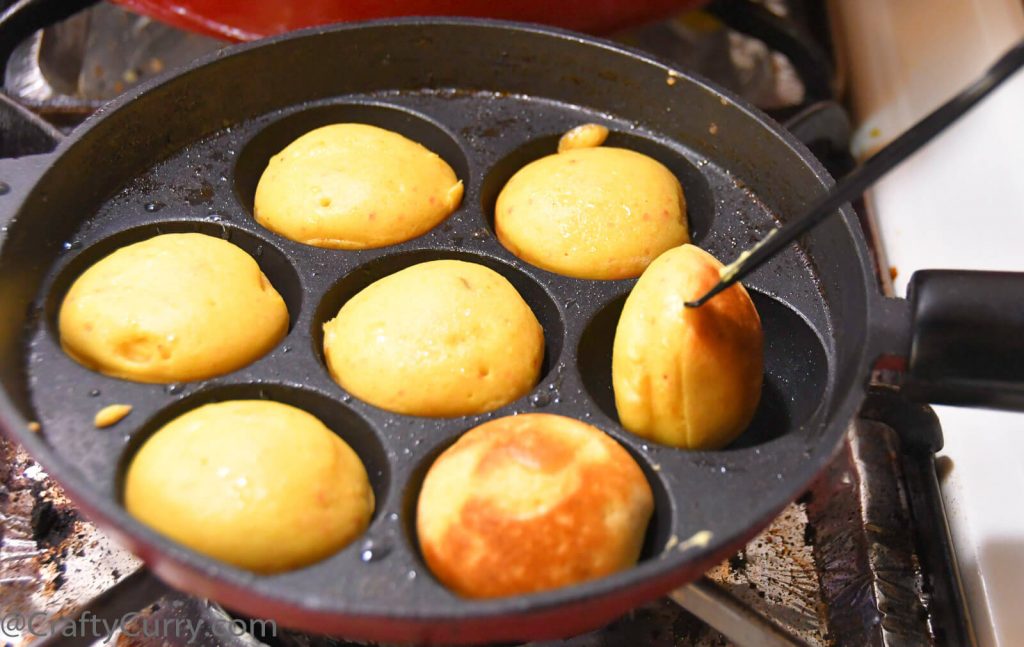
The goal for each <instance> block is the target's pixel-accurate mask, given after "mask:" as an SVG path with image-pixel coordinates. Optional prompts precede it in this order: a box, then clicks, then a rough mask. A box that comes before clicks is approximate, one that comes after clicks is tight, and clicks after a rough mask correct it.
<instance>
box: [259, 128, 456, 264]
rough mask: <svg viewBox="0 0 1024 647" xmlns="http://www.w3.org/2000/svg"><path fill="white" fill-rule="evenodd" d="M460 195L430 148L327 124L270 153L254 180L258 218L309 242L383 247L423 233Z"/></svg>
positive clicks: (377, 132)
mask: <svg viewBox="0 0 1024 647" xmlns="http://www.w3.org/2000/svg"><path fill="white" fill-rule="evenodd" d="M461 200H462V181H461V180H459V178H457V177H456V176H455V171H453V170H452V168H451V167H450V166H448V164H447V163H446V162H445V161H444V160H443V159H441V158H440V157H438V155H437V154H436V153H434V152H432V151H430V150H429V149H427V148H425V147H424V146H421V145H420V144H418V143H416V142H414V141H412V140H411V139H407V138H406V137H403V136H402V135H399V134H398V133H394V132H391V131H389V130H384V129H383V128H377V127H376V126H369V125H366V124H334V125H331V126H324V127H322V128H317V129H316V130H314V131H311V132H309V133H306V134H305V135H303V136H302V137H299V138H298V139H296V140H295V141H294V142H292V143H291V144H289V145H288V146H287V147H286V148H285V149H284V150H282V151H281V152H280V153H278V154H277V155H274V156H273V157H272V158H271V159H270V163H269V164H268V165H267V169H266V170H265V171H264V172H263V175H262V177H260V181H259V184H258V186H257V187H256V200H255V205H254V215H255V216H256V221H257V222H259V223H260V224H261V225H263V226H264V227H266V228H267V229H270V230H271V231H274V232H276V233H278V234H281V235H282V236H284V237H285V238H289V239H291V240H294V241H298V242H300V243H305V244H307V245H314V246H316V247H330V248H334V249H367V248H371V247H384V246H386V245H394V244H395V243H400V242H402V241H406V240H409V239H410V238H415V237H417V236H419V235H421V234H424V233H426V232H427V231H429V230H430V229H432V228H433V227H434V226H435V225H437V224H438V223H440V222H441V221H442V220H444V219H445V218H447V217H448V215H449V214H451V213H452V212H453V211H455V209H456V208H457V207H458V206H459V202H460V201H461Z"/></svg>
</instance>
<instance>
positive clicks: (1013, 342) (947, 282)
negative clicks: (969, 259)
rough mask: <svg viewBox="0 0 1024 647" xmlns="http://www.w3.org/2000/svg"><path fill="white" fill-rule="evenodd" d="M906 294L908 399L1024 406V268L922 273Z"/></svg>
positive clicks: (916, 276) (913, 281) (906, 391)
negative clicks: (909, 328) (908, 310)
mask: <svg viewBox="0 0 1024 647" xmlns="http://www.w3.org/2000/svg"><path fill="white" fill-rule="evenodd" d="M907 297H908V299H909V301H910V308H911V316H912V317H913V319H912V321H913V327H912V332H911V342H910V353H909V356H908V358H907V373H906V376H905V377H906V380H905V383H904V387H903V390H904V392H905V393H906V394H907V396H908V397H910V398H912V399H914V400H919V401H926V402H931V403H935V404H957V405H965V406H980V407H991V408H997V409H1010V410H1017V411H1024V273H1015V272H976V271H965V270H923V271H920V272H915V273H914V275H913V276H912V277H911V279H910V286H909V288H908V292H907Z"/></svg>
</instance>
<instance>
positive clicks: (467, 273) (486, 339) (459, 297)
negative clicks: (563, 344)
mask: <svg viewBox="0 0 1024 647" xmlns="http://www.w3.org/2000/svg"><path fill="white" fill-rule="evenodd" d="M324 355H325V356H326V359H327V365H328V368H329V369H330V372H331V375H332V377H334V380H335V381H336V382H337V383H338V384H340V385H341V386H342V387H344V388H345V389H347V390H348V391H349V392H350V393H352V394H353V395H355V396H356V397H357V398H360V399H362V400H365V401H367V402H369V403H371V404H374V405H376V406H378V407H381V408H382V409H387V410H389V411H394V412H397V413H404V414H410V415H418V416H433V417H442V416H461V415H469V414H475V413H483V412H485V411H491V410H493V409H497V408H498V407H500V406H502V405H505V404H507V403H509V402H511V401H513V400H515V399H516V398H518V397H520V396H523V395H525V394H526V393H528V392H529V390H530V389H531V388H532V387H533V386H534V385H535V384H536V383H537V379H538V377H539V375H540V366H541V361H542V360H543V359H544V331H543V329H542V328H541V326H540V323H539V322H538V321H537V318H536V316H534V314H533V311H532V310H531V309H530V306H529V305H527V304H526V302H525V301H523V298H522V297H521V296H520V295H519V293H518V292H517V291H516V289H515V288H514V287H513V286H512V284H511V283H509V282H508V281H507V280H506V279H505V278H504V277H503V276H501V275H500V274H498V273H497V272H495V271H494V270H492V269H490V268H487V267H484V266H483V265H479V264H476V263H467V262H464V261H454V260H440V261H429V262H426V263H420V264H418V265H413V266H412V267H408V268H406V269H404V270H401V271H399V272H396V273H395V274H392V275H390V276H387V277H385V278H383V279H380V280H379V281H377V282H375V283H373V284H372V285H370V286H369V287H367V288H365V289H364V290H363V291H361V292H360V293H359V294H357V295H356V296H354V297H352V298H351V299H350V300H349V301H348V302H347V303H345V305H344V306H342V308H341V310H340V311H339V312H338V315H337V317H335V318H334V319H332V320H331V321H328V322H327V323H326V324H325V325H324Z"/></svg>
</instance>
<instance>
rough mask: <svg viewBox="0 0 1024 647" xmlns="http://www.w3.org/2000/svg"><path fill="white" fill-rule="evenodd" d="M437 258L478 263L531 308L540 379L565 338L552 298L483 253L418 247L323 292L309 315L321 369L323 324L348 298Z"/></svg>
mask: <svg viewBox="0 0 1024 647" xmlns="http://www.w3.org/2000/svg"><path fill="white" fill-rule="evenodd" d="M437 260H458V261H467V262H470V263H478V264H480V265H483V266H485V267H489V268H490V269H492V270H494V271H495V272H497V273H498V274H501V275H502V276H503V277H505V278H506V279H508V282H509V283H511V284H512V286H513V287H514V288H515V289H516V291H517V292H519V294H520V296H522V297H523V300H524V301H525V302H526V304H527V305H528V306H530V309H531V310H533V314H534V316H536V317H537V321H539V322H540V325H541V328H543V330H544V360H543V362H542V363H541V369H540V379H539V380H538V383H540V382H543V381H544V379H545V378H546V377H547V376H548V374H549V373H550V372H551V371H552V369H553V368H554V367H555V366H556V365H557V363H558V358H559V356H560V355H561V352H562V345H563V339H564V337H565V326H564V324H563V322H562V315H561V313H560V312H559V309H558V306H557V305H556V303H555V299H554V298H553V297H552V296H551V294H550V293H549V292H548V291H547V289H545V288H544V286H543V285H542V284H541V283H539V282H538V281H537V280H536V279H534V278H533V277H531V276H530V275H528V274H527V273H525V272H523V271H522V270H520V269H518V268H516V267H514V266H513V265H511V264H509V263H508V262H506V261H503V260H499V259H498V258H495V257H492V256H487V255H484V254H477V253H473V252H463V251H452V250H442V249H422V250H415V251H409V252H401V253H398V254H392V255H388V256H382V257H379V258H376V259H374V260H372V261H370V262H369V263H367V264H365V265H363V266H361V267H359V268H356V269H355V270H353V271H351V272H349V273H348V274H347V275H345V276H344V277H343V278H342V279H341V280H340V281H338V282H337V283H335V284H334V285H333V286H332V287H331V288H330V289H329V290H328V291H327V293H326V294H325V295H324V297H323V299H321V300H320V304H319V305H318V306H317V309H316V311H315V313H314V314H313V322H312V328H311V330H310V334H309V336H310V340H311V341H312V344H313V351H314V352H315V353H316V356H317V357H318V358H319V359H320V363H321V365H322V366H323V367H324V370H325V371H326V370H327V360H326V358H325V357H324V324H325V323H327V322H328V321H330V320H331V319H333V318H334V317H336V316H337V314H338V311H339V310H341V307H342V306H343V305H345V303H347V302H348V300H349V299H351V298H352V297H354V296H355V295H356V294H358V293H359V292H360V291H362V290H363V289H364V288H366V287H368V286H369V285H370V284H372V283H374V282H376V281H378V280H380V279H382V278H384V277H386V276H389V275H391V274H394V273H395V272H398V271H401V270H404V269H406V268H407V267H411V266H413V265H417V264H419V263H425V262H428V261H437Z"/></svg>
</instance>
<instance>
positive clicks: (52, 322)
mask: <svg viewBox="0 0 1024 647" xmlns="http://www.w3.org/2000/svg"><path fill="white" fill-rule="evenodd" d="M184 233H200V234H206V235H208V236H213V237H215V238H220V239H222V240H226V241H228V242H230V243H232V244H233V245H235V246H237V247H239V248H241V249H242V250H243V251H245V252H246V253H247V254H249V255H250V256H252V257H253V259H254V260H255V261H256V262H257V263H258V264H259V266H260V269H261V270H262V271H263V273H264V274H266V276H267V278H268V279H270V284H271V285H273V286H274V289H275V290H277V292H278V294H280V295H281V298H282V299H284V303H285V306H286V307H287V308H288V330H289V331H291V329H292V326H294V325H295V321H296V320H297V319H298V317H299V312H300V310H301V308H302V284H301V283H300V281H299V275H298V272H296V270H295V267H294V266H293V265H292V263H291V261H289V260H288V256H287V255H286V254H285V253H284V252H283V251H281V249H279V248H278V247H277V246H276V245H274V244H273V243H271V242H270V241H269V240H267V239H266V238H263V237H262V236H259V235H257V234H254V233H252V232H249V231H246V230H244V229H241V228H239V227H238V226H236V225H233V224H231V223H226V222H211V221H207V220H171V221H165V222H153V223H147V224H145V225H141V226H139V227H133V228H132V229H126V230H124V231H120V232H118V233H116V234H113V235H111V236H108V237H106V238H104V239H102V240H100V241H98V242H96V243H94V244H92V245H89V246H87V247H85V248H84V249H82V250H81V251H80V252H79V253H78V254H76V255H75V256H74V257H72V258H70V259H69V260H68V261H67V262H66V263H65V264H64V265H63V267H61V268H60V269H59V270H58V271H57V273H56V276H55V278H54V280H53V283H52V284H51V285H50V289H49V291H48V294H47V298H46V306H45V316H46V321H47V323H48V328H49V330H50V332H51V333H52V334H53V336H54V338H55V339H58V341H59V337H60V330H59V326H58V316H59V314H60V307H61V304H62V303H63V301H64V295H65V294H67V291H68V290H69V289H70V288H71V284H72V283H74V282H75V280H76V279H77V278H78V277H79V276H81V275H82V273H83V272H85V271H86V270H87V269H89V268H90V267H92V266H93V265H95V264H96V263H97V262H99V261H100V260H102V259H104V258H106V257H107V256H109V255H110V254H112V253H113V252H115V251H117V250H119V249H121V248H122V247H127V246H128V245H132V244H134V243H138V242H141V241H144V240H148V239H150V238H154V237H156V236H159V235H162V234H184Z"/></svg>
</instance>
